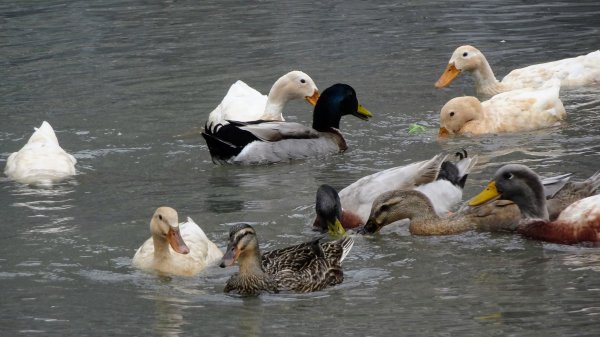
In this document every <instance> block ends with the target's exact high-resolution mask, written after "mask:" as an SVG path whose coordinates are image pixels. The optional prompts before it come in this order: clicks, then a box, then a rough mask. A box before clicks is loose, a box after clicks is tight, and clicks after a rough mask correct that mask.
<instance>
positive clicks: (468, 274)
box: [0, 0, 600, 336]
mask: <svg viewBox="0 0 600 337" xmlns="http://www.w3.org/2000/svg"><path fill="white" fill-rule="evenodd" d="M0 28H1V31H2V34H1V35H2V38H1V39H0V55H1V56H0V62H1V66H0V78H1V79H2V81H0V116H1V117H2V123H1V124H0V125H1V126H0V141H1V142H0V165H1V166H4V163H5V161H6V158H7V157H8V155H9V154H10V153H11V152H13V151H16V150H17V149H18V148H20V147H21V146H22V145H23V144H24V142H25V141H26V140H27V138H28V137H29V135H30V133H31V132H32V130H33V129H32V128H33V127H34V126H39V125H40V124H41V122H42V121H43V120H47V121H49V122H50V123H51V124H52V125H53V126H54V127H55V129H56V131H57V136H58V138H59V140H60V142H61V145H62V146H63V147H64V148H65V149H67V150H68V151H69V152H71V153H72V154H74V155H75V157H76V158H77V160H78V166H77V167H78V175H77V176H76V177H75V178H74V179H72V180H69V181H66V182H64V183H62V184H59V185H58V186H54V187H52V188H50V189H48V188H35V187H28V186H22V185H19V184H16V183H14V182H11V181H8V180H7V179H3V180H1V181H0V190H1V193H0V208H1V209H2V215H3V216H2V219H3V221H2V223H1V224H0V228H1V229H2V232H3V233H2V234H3V235H2V238H1V239H0V244H1V248H0V282H1V284H2V287H1V288H0V297H1V298H2V304H1V305H0V327H1V331H2V335H7V336H8V335H17V334H36V333H40V334H44V335H57V336H63V335H116V334H124V335H168V336H176V335H192V334H195V335H235V336H240V335H248V336H260V335H309V336H312V335H316V334H324V335H354V336H365V335H390V334H391V335H398V334H403V333H404V334H408V335H423V336H431V335H489V336H506V335H519V336H522V335H545V336H546V335H557V336H574V335H577V336H585V335H589V336H595V335H597V332H598V328H599V325H598V315H600V305H598V298H600V281H599V280H600V274H599V273H600V251H599V250H598V248H587V247H579V246H574V247H569V246H560V245H553V244H542V243H538V242H532V241H527V240H524V239H522V238H521V237H519V236H514V235H506V234H490V233H474V232H471V233H465V234H462V235H456V236H448V237H431V238H429V237H427V238H424V237H413V236H411V235H410V234H409V233H408V230H407V229H406V228H405V227H403V226H395V227H392V228H386V229H385V230H384V233H383V234H381V235H377V236H374V237H365V238H363V237H360V238H357V240H356V241H357V242H356V244H355V245H354V248H353V251H352V252H351V254H350V255H349V256H348V258H347V262H345V270H346V279H345V281H344V283H343V284H342V285H340V286H337V287H334V288H332V289H327V290H325V291H322V292H317V293H312V294H300V295H299V294H279V295H265V296H262V297H260V298H253V299H240V298H236V297H231V296H227V295H224V294H222V289H223V285H224V283H225V281H226V280H227V278H228V277H229V275H230V274H231V273H232V272H233V271H234V269H235V268H230V269H225V270H224V269H220V268H210V269H208V270H206V272H203V273H202V274H201V275H200V276H198V277H195V278H191V279H185V278H178V277H174V278H172V279H169V278H159V277H156V276H154V275H149V274H146V273H142V272H140V271H137V270H135V269H133V268H132V267H131V265H130V263H131V257H132V256H133V254H134V251H135V249H136V248H137V247H138V246H139V245H140V244H141V243H142V242H143V241H144V240H145V239H146V238H147V237H148V236H149V232H148V222H149V218H150V216H151V215H152V212H153V211H154V209H155V208H156V207H157V206H160V205H170V206H173V207H175V208H176V209H177V210H178V211H179V213H180V217H182V218H183V217H186V216H191V217H192V218H193V219H195V220H196V222H198V223H199V224H200V225H201V226H202V228H203V229H204V230H205V231H206V232H207V234H208V236H209V237H210V238H211V239H213V240H214V241H215V242H216V243H217V244H218V245H219V246H220V247H224V246H225V244H226V233H227V230H228V227H229V225H230V224H231V223H235V222H239V221H245V222H249V223H251V224H253V225H254V226H255V227H256V228H257V231H258V233H259V238H260V240H261V244H262V246H263V247H264V248H265V249H271V248H276V247H281V246H284V245H289V244H293V243H296V242H299V241H302V240H306V239H307V238H308V237H310V236H311V235H312V233H311V232H310V230H309V227H308V224H309V223H310V222H311V220H312V217H313V208H312V204H313V202H314V193H315V191H316V189H317V187H318V186H319V185H320V184H322V183H329V184H331V185H333V186H335V187H337V188H342V187H344V186H346V185H348V184H349V183H351V182H353V181H355V180H356V179H358V178H359V177H362V176H364V175H366V174H370V173H373V172H376V171H378V170H381V169H385V168H389V167H392V166H395V165H401V164H405V163H410V162H413V161H417V160H424V159H427V158H430V157H431V156H433V155H434V154H436V153H439V152H445V151H451V152H454V151H455V150H456V149H458V148H461V147H465V148H467V149H468V150H469V152H470V153H473V154H478V155H479V156H480V160H479V164H478V166H477V167H476V169H475V172H474V173H473V174H471V175H470V180H469V182H468V183H467V185H468V186H467V188H466V192H465V194H466V195H467V196H471V195H473V194H474V193H475V192H477V191H478V190H480V189H481V187H482V186H483V185H484V183H485V182H487V181H488V179H489V177H490V176H491V175H492V174H493V172H494V171H495V170H496V169H497V168H498V167H499V166H500V165H502V163H505V162H520V163H525V164H527V165H530V166H531V167H533V168H534V169H535V170H537V171H538V172H539V173H541V174H543V175H552V174H559V173H566V172H574V173H575V175H576V176H577V177H580V178H585V177H587V176H589V175H591V174H592V173H593V172H595V171H596V170H598V169H599V168H600V166H599V164H598V163H600V133H599V132H598V130H599V129H600V98H599V97H600V96H599V93H600V92H599V90H597V89H596V90H593V89H592V90H588V89H586V90H577V91H571V92H564V93H563V101H564V103H565V106H566V109H567V112H568V114H569V116H568V120H567V123H566V124H565V125H563V126H561V127H556V128H552V129H547V130H542V131H534V132H528V133H522V134H516V135H502V136H486V137H480V138H455V139H451V140H448V141H444V142H438V141H437V140H436V135H435V131H434V129H435V126H436V125H437V120H438V115H437V113H438V111H439V109H440V107H441V106H442V105H443V104H444V103H445V102H446V101H447V100H448V99H450V98H452V97H455V96H457V95H464V94H473V93H474V90H473V83H472V80H471V79H470V78H469V77H467V76H462V77H460V78H459V79H457V80H456V81H455V82H454V83H453V85H452V86H451V87H450V88H447V89H444V90H441V91H439V90H435V89H434V88H433V83H434V82H435V81H436V80H437V78H438V76H439V75H440V74H441V72H442V71H443V69H444V67H445V65H446V63H447V61H448V59H449V57H450V54H451V53H452V51H453V50H454V49H455V48H456V47H457V46H458V45H461V44H467V43H468V44H473V45H476V46H477V47H479V48H480V49H481V50H482V51H483V52H484V53H485V55H486V57H487V59H488V60H489V61H490V63H491V64H492V67H493V69H494V71H495V72H496V74H497V75H498V76H499V77H501V76H502V75H504V74H506V73H508V72H509V71H510V70H511V69H513V68H517V67H520V66H524V65H529V64H533V63H539V62H544V61H549V60H555V59H560V58H565V57H570V56H575V55H579V54H584V53H588V52H590V51H593V50H596V49H598V48H599V46H600V3H598V2H597V1H578V2H576V3H571V2H558V1H556V2H549V1H543V2H542V1H517V0H509V1H474V2H473V1H439V0H435V1H434V0H424V1H380V2H377V4H373V3H370V2H362V1H326V2H318V3H312V4H297V3H295V2H287V1H261V2H246V1H239V2H234V1H228V2H222V1H202V2H195V1H185V0H184V1H162V2H154V3H152V2H143V1H130V2H120V1H111V0H100V1H94V2H84V1H71V2H58V1H44V2H37V1H16V2H4V3H1V4H0ZM291 69H300V70H303V71H305V72H307V73H308V74H310V75H311V77H312V78H313V79H314V80H315V82H316V83H317V85H318V86H319V87H320V88H321V89H324V88H326V87H328V86H329V85H331V84H333V83H336V82H345V83H349V84H351V85H352V86H353V87H355V88H356V90H357V92H358V96H359V99H360V101H361V103H363V104H364V105H365V106H366V107H368V108H369V109H370V110H371V111H372V112H373V113H374V114H375V118H373V119H372V120H371V121H369V122H363V121H360V120H358V119H355V118H352V117H347V118H345V119H344V120H343V121H342V129H343V131H344V132H345V134H346V135H347V140H348V144H349V146H350V149H349V151H348V152H346V153H345V154H343V155H338V156H333V157H330V158H326V159H318V160H306V161H297V162H294V163H290V164H278V165H271V166H261V167H232V166H215V165H213V164H212V162H211V160H210V156H209V154H208V151H207V148H206V146H205V143H204V141H203V140H202V139H201V137H199V134H198V130H199V129H200V127H201V126H202V125H203V122H204V120H205V119H206V118H207V116H208V113H209V112H210V111H211V110H212V109H213V108H214V106H216V105H217V104H218V103H219V101H220V99H221V97H223V95H224V94H225V92H226V91H227V89H228V87H229V85H231V84H232V83H233V82H234V81H235V80H237V79H243V80H244V81H246V82H247V83H248V84H250V85H251V86H253V87H255V88H257V89H259V90H260V91H262V92H266V91H268V90H269V88H270V86H271V85H272V83H273V81H274V80H275V79H276V78H278V77H279V76H280V75H281V74H283V73H285V72H287V71H289V70H291ZM286 117H287V119H288V120H292V121H298V122H302V123H309V122H310V118H311V114H310V106H308V105H307V104H306V103H304V102H294V103H292V104H291V105H290V106H289V108H288V109H287V111H286ZM416 122H417V123H420V124H422V125H425V126H428V127H430V128H431V129H429V131H427V132H425V133H421V134H417V135H410V134H408V127H409V125H410V124H411V123H416Z"/></svg>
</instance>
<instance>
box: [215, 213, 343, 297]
mask: <svg viewBox="0 0 600 337" xmlns="http://www.w3.org/2000/svg"><path fill="white" fill-rule="evenodd" d="M353 244H354V241H353V240H352V238H349V237H344V238H342V239H340V240H337V241H331V242H325V243H320V242H319V240H318V239H317V240H313V241H310V242H305V243H301V244H299V245H295V246H290V247H287V248H282V249H277V250H273V251H270V252H267V253H265V254H262V255H261V254H260V250H259V246H258V239H257V238H256V232H255V231H254V228H253V227H252V226H250V225H248V224H239V225H236V226H234V227H232V228H231V230H230V233H229V243H228V245H227V251H226V253H225V255H224V256H223V260H222V262H221V267H223V268H225V267H228V266H231V265H233V264H234V263H235V261H239V265H240V269H239V271H238V272H236V273H235V274H233V275H232V276H231V278H230V279H229V280H228V281H227V284H226V285H225V289H224V291H225V292H236V293H238V294H240V295H244V296H253V295H258V294H260V293H261V292H265V291H266V292H279V291H284V290H288V291H293V292H311V291H318V290H322V289H324V288H327V287H330V286H334V285H336V284H339V283H341V282H342V281H343V279H344V273H343V271H342V267H341V263H342V261H343V260H344V258H345V257H346V255H347V254H348V253H349V252H350V249H352V245H353Z"/></svg>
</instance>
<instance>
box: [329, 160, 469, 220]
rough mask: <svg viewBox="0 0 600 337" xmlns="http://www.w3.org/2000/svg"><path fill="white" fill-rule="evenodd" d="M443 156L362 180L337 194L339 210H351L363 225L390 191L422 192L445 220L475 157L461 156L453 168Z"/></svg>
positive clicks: (460, 198)
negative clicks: (381, 198)
mask: <svg viewBox="0 0 600 337" xmlns="http://www.w3.org/2000/svg"><path fill="white" fill-rule="evenodd" d="M447 158H448V156H447V155H443V154H438V155H436V156H434V157H433V158H431V159H429V160H425V161H420V162H416V163H413V164H409V165H405V166H398V167H393V168H390V169H387V170H385V171H380V172H377V173H375V174H372V175H369V176H366V177H363V178H361V179H359V180H357V181H356V182H354V183H352V184H350V185H349V186H347V187H346V188H344V189H342V190H341V191H340V192H339V196H340V200H341V203H342V207H343V208H344V209H346V210H352V212H354V213H356V214H357V215H358V216H359V217H360V218H361V220H362V221H363V223H364V222H366V221H367V219H368V218H369V214H370V212H371V206H372V205H373V201H374V200H375V198H377V197H378V196H379V195H380V194H382V193H384V192H387V191H391V190H407V189H415V190H418V191H421V192H423V193H424V194H425V195H426V196H427V197H428V198H429V200H431V202H432V204H433V205H434V207H435V211H436V213H437V214H438V215H440V216H446V215H448V213H449V212H450V210H451V209H452V208H453V207H454V206H455V205H457V204H458V203H459V202H460V201H461V200H462V191H463V187H464V185H465V181H466V179H467V175H468V174H469V172H470V171H471V169H472V168H473V167H474V166H475V164H476V163H477V156H474V157H467V156H466V153H465V154H462V155H461V157H460V160H459V161H458V162H457V163H456V164H454V163H452V162H450V161H447V160H446V159H447Z"/></svg>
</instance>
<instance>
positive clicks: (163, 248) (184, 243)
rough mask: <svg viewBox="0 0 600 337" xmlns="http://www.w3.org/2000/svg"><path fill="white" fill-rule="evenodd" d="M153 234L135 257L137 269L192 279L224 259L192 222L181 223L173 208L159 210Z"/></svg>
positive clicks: (152, 227) (154, 219)
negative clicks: (191, 277)
mask: <svg viewBox="0 0 600 337" xmlns="http://www.w3.org/2000/svg"><path fill="white" fill-rule="evenodd" d="M150 232H151V233H152V237H151V238H150V239H148V240H146V242H144V244H143V245H142V246H141V247H140V248H138V250H137V252H136V253H135V255H134V256H133V260H132V262H133V265H134V266H135V267H137V268H140V269H144V270H153V271H157V272H160V273H166V274H173V275H180V276H193V275H196V274H198V273H199V272H200V271H202V270H203V269H204V268H206V267H207V266H208V265H211V264H213V263H216V262H218V261H219V259H220V258H221V257H222V256H223V253H222V252H221V250H219V248H218V247H217V246H216V245H215V244H214V243H213V242H212V241H210V240H209V239H208V237H207V236H206V234H204V232H203V231H202V229H201V228H200V227H199V226H198V225H197V224H196V223H195V222H194V221H193V220H192V219H190V218H189V217H188V218H187V222H184V223H182V224H179V221H178V218H177V211H175V210H174V209H172V208H171V207H159V208H158V209H156V212H154V215H153V216H152V220H150ZM169 246H171V247H170V248H169Z"/></svg>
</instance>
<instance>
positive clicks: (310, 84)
mask: <svg viewBox="0 0 600 337" xmlns="http://www.w3.org/2000/svg"><path fill="white" fill-rule="evenodd" d="M302 98H304V99H306V101H307V102H309V103H310V104H311V105H315V104H316V102H317V99H318V98H319V90H318V89H317V86H316V85H315V82H314V81H313V80H312V78H310V76H308V75H307V74H305V73H303V72H301V71H297V70H294V71H290V72H289V73H287V74H285V75H283V76H281V77H280V78H279V79H278V80H277V81H276V82H275V83H274V84H273V87H271V90H270V91H269V95H268V96H265V95H262V94H261V93H260V92H258V91H257V90H255V89H253V88H251V87H250V86H248V85H247V84H246V83H244V82H243V81H241V80H238V81H237V82H235V83H234V84H232V85H231V87H230V88H229V90H228V91H227V94H226V95H225V97H224V98H223V100H222V101H221V103H220V104H219V105H218V106H217V107H216V108H215V109H214V110H213V111H211V113H210V114H209V116H208V122H207V123H206V124H207V125H209V126H216V125H218V124H223V125H224V124H227V123H228V121H231V120H232V121H242V122H246V121H255V120H272V121H283V120H284V118H283V114H282V113H283V109H284V108H285V106H286V104H287V103H288V102H289V101H291V100H294V99H302Z"/></svg>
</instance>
